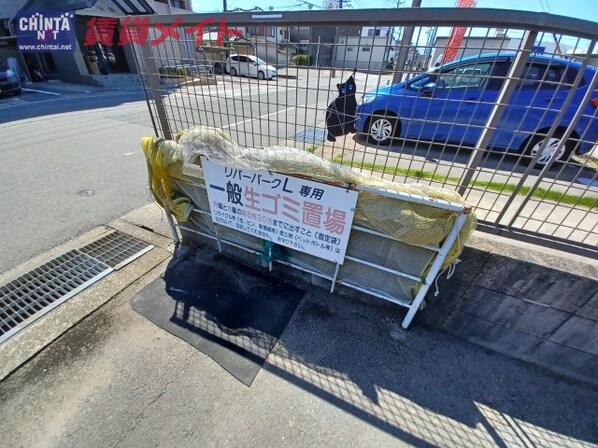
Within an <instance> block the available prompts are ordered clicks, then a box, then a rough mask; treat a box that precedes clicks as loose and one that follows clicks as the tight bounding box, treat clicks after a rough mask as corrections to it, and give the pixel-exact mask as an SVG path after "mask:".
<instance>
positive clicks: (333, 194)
mask: <svg viewBox="0 0 598 448" xmlns="http://www.w3.org/2000/svg"><path fill="white" fill-rule="evenodd" d="M202 165H203V169H204V177H205V181H206V189H207V192H208V199H209V201H210V211H211V213H212V220H213V221H214V222H215V223H216V224H219V225H222V226H226V227H230V228H231V229H235V230H238V231H240V232H244V233H248V234H250V235H254V236H257V237H258V238H262V239H265V240H268V241H272V242H273V243H276V244H280V245H281V246H286V247H289V248H291V249H295V250H298V251H301V252H306V253H308V254H311V255H314V256H316V257H320V258H324V259H326V260H330V261H334V262H336V263H340V264H342V263H343V261H344V259H345V252H346V250H347V244H348V242H349V234H350V232H351V223H352V222H353V213H354V210H355V205H356V204H357V192H356V191H353V190H347V189H344V188H340V187H334V186H331V185H327V184H322V183H319V182H314V181H311V180H305V179H300V178H297V177H292V176H287V175H284V174H278V173H270V172H268V171H253V170H246V169H236V168H231V167H228V166H225V165H217V164H215V163H212V162H210V161H208V160H206V159H205V158H202Z"/></svg>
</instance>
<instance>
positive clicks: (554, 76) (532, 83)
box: [518, 63, 584, 90]
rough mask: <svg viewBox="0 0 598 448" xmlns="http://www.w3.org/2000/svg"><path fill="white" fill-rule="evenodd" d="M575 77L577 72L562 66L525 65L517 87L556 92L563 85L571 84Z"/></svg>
mask: <svg viewBox="0 0 598 448" xmlns="http://www.w3.org/2000/svg"><path fill="white" fill-rule="evenodd" d="M576 75H577V70H575V69H574V68H572V67H567V66H564V65H562V64H555V63H553V64H541V63H532V64H528V65H526V67H525V70H524V71H523V73H522V74H521V82H520V83H519V86H518V87H519V88H521V89H538V88H540V89H542V90H557V89H558V88H560V87H561V88H562V87H563V85H564V84H565V85H566V84H572V83H573V81H574V80H575V76H576ZM583 84H584V83H583V82H582V85H583Z"/></svg>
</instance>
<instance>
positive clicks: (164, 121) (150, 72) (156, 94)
mask: <svg viewBox="0 0 598 448" xmlns="http://www.w3.org/2000/svg"><path fill="white" fill-rule="evenodd" d="M139 47H140V49H141V58H142V59H143V65H144V66H145V71H146V72H147V73H146V74H147V79H148V80H149V85H150V90H151V91H152V97H153V99H154V103H155V104H156V111H157V112H158V120H160V126H161V127H162V137H163V138H165V139H167V140H172V132H171V131H170V124H169V123H168V117H167V116H166V109H165V108H164V102H163V101H162V96H161V95H160V80H159V78H158V74H157V70H156V64H154V59H153V58H152V57H151V56H150V53H149V48H148V46H147V45H140V46H139ZM158 137H160V136H158Z"/></svg>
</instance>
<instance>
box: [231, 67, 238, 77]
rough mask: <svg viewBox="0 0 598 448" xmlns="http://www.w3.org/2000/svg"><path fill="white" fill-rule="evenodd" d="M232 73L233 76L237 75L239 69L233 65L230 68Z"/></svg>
mask: <svg viewBox="0 0 598 448" xmlns="http://www.w3.org/2000/svg"><path fill="white" fill-rule="evenodd" d="M230 75H231V76H237V69H236V68H235V67H231V68H230Z"/></svg>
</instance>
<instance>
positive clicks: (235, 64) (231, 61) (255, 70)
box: [226, 54, 277, 79]
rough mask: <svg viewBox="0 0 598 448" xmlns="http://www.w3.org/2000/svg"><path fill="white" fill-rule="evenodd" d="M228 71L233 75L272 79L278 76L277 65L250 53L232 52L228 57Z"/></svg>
mask: <svg viewBox="0 0 598 448" xmlns="http://www.w3.org/2000/svg"><path fill="white" fill-rule="evenodd" d="M226 71H227V72H228V73H230V74H231V75H232V76H237V75H239V76H251V77H253V78H257V79H266V78H267V79H272V78H275V77H276V76H277V73H276V67H274V66H272V65H269V64H268V63H266V61H263V60H261V59H260V58H256V57H255V56H251V55H248V54H231V55H230V56H229V57H228V58H226Z"/></svg>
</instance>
